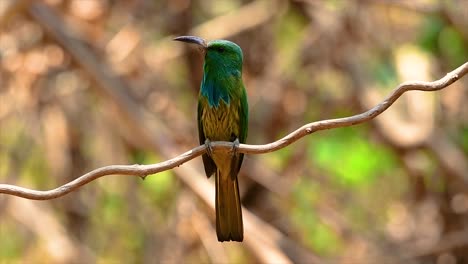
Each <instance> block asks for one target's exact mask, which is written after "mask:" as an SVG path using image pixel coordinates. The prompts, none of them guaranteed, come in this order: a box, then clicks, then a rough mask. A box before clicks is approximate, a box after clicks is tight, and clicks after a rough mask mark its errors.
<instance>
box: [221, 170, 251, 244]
mask: <svg viewBox="0 0 468 264" xmlns="http://www.w3.org/2000/svg"><path fill="white" fill-rule="evenodd" d="M216 234H217V235H218V240H219V241H221V242H222V241H230V240H232V241H239V242H241V241H242V240H243V239H244V227H243V223H242V209H241V203H240V196H239V185H238V183H237V177H231V176H230V173H226V174H222V172H221V171H219V169H218V171H217V172H216Z"/></svg>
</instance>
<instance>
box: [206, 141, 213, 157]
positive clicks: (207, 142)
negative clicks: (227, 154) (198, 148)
mask: <svg viewBox="0 0 468 264" xmlns="http://www.w3.org/2000/svg"><path fill="white" fill-rule="evenodd" d="M205 147H206V154H208V156H210V157H212V154H213V147H211V140H209V139H208V138H207V139H205Z"/></svg>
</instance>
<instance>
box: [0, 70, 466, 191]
mask: <svg viewBox="0 0 468 264" xmlns="http://www.w3.org/2000/svg"><path fill="white" fill-rule="evenodd" d="M467 72H468V62H466V63H465V64H463V65H462V66H460V67H458V68H457V69H455V70H453V71H452V72H450V73H448V74H447V75H445V77H443V78H442V79H439V80H437V81H433V82H421V81H413V82H405V83H402V84H400V85H399V86H398V87H397V88H396V89H394V90H393V91H392V92H391V93H390V94H389V95H388V96H387V98H385V99H384V100H383V101H382V102H381V103H379V104H378V105H376V106H375V107H373V108H372V109H370V110H368V111H366V112H364V113H361V114H358V115H354V116H350V117H344V118H337V119H328V120H322V121H317V122H312V123H309V124H306V125H304V126H302V127H300V128H299V129H297V130H295V131H294V132H292V133H290V134H288V135H287V136H285V137H283V138H281V139H279V140H277V141H275V142H272V143H269V144H264V145H248V144H240V146H239V148H238V151H239V152H241V153H245V154H263V153H268V152H273V151H276V150H279V149H282V148H284V147H286V146H288V145H290V144H292V143H294V142H296V141H297V140H299V139H301V138H302V137H304V136H306V135H309V134H312V133H314V132H317V131H320V130H326V129H332V128H339V127H346V126H352V125H357V124H361V123H364V122H367V121H369V120H371V119H373V118H375V117H376V116H378V115H380V114H381V113H382V112H384V111H385V110H386V109H388V108H389V107H390V106H391V105H392V104H393V103H394V102H395V101H396V100H397V99H398V98H399V97H400V96H401V95H402V94H403V93H405V92H407V91H413V90H418V91H437V90H441V89H443V88H445V87H447V86H449V85H450V84H452V83H454V82H456V81H457V80H459V79H460V78H462V77H463V76H464V75H465V74H466V73H467ZM232 147H233V144H232V143H231V142H224V141H219V142H213V143H212V148H213V151H215V152H216V151H231V150H232ZM205 152H206V147H205V146H204V145H201V146H198V147H196V148H194V149H192V150H189V151H187V152H185V153H183V154H181V155H179V156H177V157H175V158H172V159H169V160H167V161H164V162H160V163H156V164H152V165H138V164H135V165H111V166H106V167H102V168H98V169H96V170H93V171H90V172H88V173H86V174H84V175H83V176H81V177H79V178H77V179H75V180H73V181H71V182H69V183H67V184H64V185H62V186H60V187H58V188H55V189H53V190H48V191H38V190H32V189H28V188H23V187H19V186H15V185H10V184H0V193H4V194H9V195H14V196H18V197H22V198H26V199H32V200H50V199H54V198H57V197H61V196H63V195H65V194H67V193H70V192H72V191H74V190H76V189H78V188H79V187H81V186H83V185H85V184H87V183H89V182H91V181H93V180H96V179H98V178H100V177H103V176H107V175H113V174H120V175H134V176H140V177H142V178H144V177H146V176H147V175H150V174H156V173H158V172H162V171H166V170H169V169H173V168H175V167H178V166H180V165H182V164H184V163H185V162H187V161H189V160H192V159H194V158H196V157H198V156H200V155H202V154H204V153H205Z"/></svg>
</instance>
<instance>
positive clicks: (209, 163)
mask: <svg viewBox="0 0 468 264" xmlns="http://www.w3.org/2000/svg"><path fill="white" fill-rule="evenodd" d="M202 112H203V104H202V103H201V102H200V101H198V115H197V120H198V138H199V140H200V145H203V144H205V140H206V137H205V133H204V132H203V123H202V122H203V120H202ZM202 159H203V166H204V167H205V173H206V177H208V178H209V177H210V176H211V175H213V174H214V173H216V164H215V163H214V161H213V159H212V158H211V157H210V156H208V154H203V155H202Z"/></svg>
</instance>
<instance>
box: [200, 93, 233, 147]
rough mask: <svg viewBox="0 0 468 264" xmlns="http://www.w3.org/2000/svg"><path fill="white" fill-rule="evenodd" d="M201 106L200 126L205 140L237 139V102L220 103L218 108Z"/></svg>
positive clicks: (206, 105)
mask: <svg viewBox="0 0 468 264" xmlns="http://www.w3.org/2000/svg"><path fill="white" fill-rule="evenodd" d="M203 105H204V106H203V108H202V126H203V132H204V133H205V138H207V139H209V140H211V141H232V140H233V139H234V138H237V137H239V130H240V119H239V110H240V101H239V100H231V102H230V103H229V104H226V103H225V102H224V101H221V102H220V104H219V106H218V107H214V106H213V107H210V106H209V105H208V104H203Z"/></svg>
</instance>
